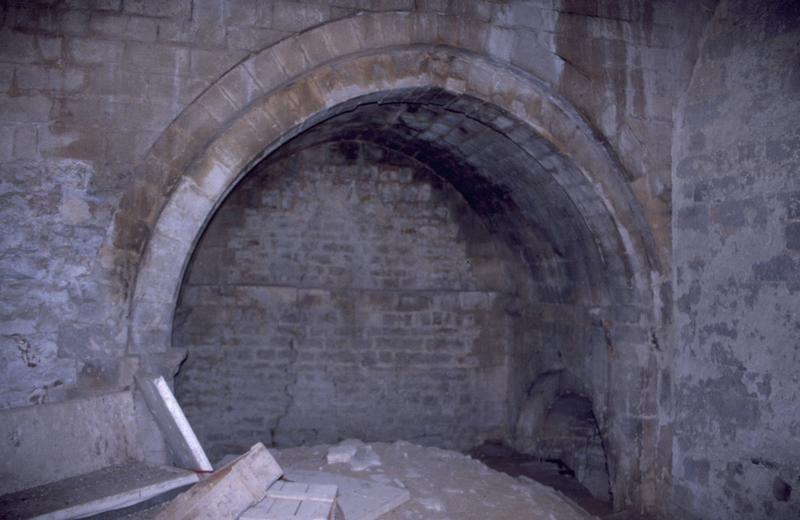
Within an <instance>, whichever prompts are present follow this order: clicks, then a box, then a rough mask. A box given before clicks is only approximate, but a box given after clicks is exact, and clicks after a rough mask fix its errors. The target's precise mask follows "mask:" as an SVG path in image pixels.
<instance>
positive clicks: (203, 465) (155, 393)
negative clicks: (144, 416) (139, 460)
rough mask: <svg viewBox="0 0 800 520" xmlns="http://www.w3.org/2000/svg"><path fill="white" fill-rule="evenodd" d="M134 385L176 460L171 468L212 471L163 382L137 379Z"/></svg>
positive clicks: (182, 414) (161, 378)
mask: <svg viewBox="0 0 800 520" xmlns="http://www.w3.org/2000/svg"><path fill="white" fill-rule="evenodd" d="M136 382H137V383H138V385H139V389H140V390H141V391H142V395H143V396H144V400H145V402H147V406H148V408H149V409H150V412H151V413H152V414H153V417H154V418H155V420H156V423H157V424H158V427H159V428H160V429H161V432H162V433H163V434H164V438H165V439H166V441H167V444H168V445H169V447H170V449H171V450H172V453H173V455H174V456H175V458H176V461H175V464H176V465H177V466H180V467H182V468H186V469H191V470H194V471H205V472H210V471H213V468H212V467H211V462H209V460H208V457H207V456H206V452H205V451H203V447H202V446H201V445H200V441H199V440H198V439H197V435H195V433H194V430H192V427H191V425H190V424H189V421H188V420H187V419H186V415H184V413H183V410H182V409H181V406H180V405H179V404H178V401H177V400H176V399H175V396H174V395H173V393H172V390H170V388H169V385H168V384H167V382H166V381H165V380H164V378H163V377H161V376H157V377H154V376H137V377H136Z"/></svg>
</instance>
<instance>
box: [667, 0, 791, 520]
mask: <svg viewBox="0 0 800 520" xmlns="http://www.w3.org/2000/svg"><path fill="white" fill-rule="evenodd" d="M798 41H800V6H798V5H797V3H795V2H772V3H769V5H767V4H764V5H754V4H752V3H749V2H727V3H725V4H722V5H720V7H719V8H718V9H717V12H716V13H715V16H714V19H713V22H712V23H711V24H710V26H709V27H708V29H707V34H706V38H705V41H704V43H703V45H702V48H701V52H700V59H699V61H698V63H697V66H696V69H695V72H694V76H693V78H692V82H691V84H690V86H689V88H688V91H687V93H686V98H685V100H684V103H685V104H684V106H683V109H682V114H681V120H680V123H679V124H678V126H677V127H676V129H675V144H674V145H675V150H676V154H675V159H676V161H675V170H674V173H675V177H674V183H675V184H674V186H675V204H674V206H675V207H674V210H675V212H674V221H673V228H674V229H673V236H674V241H675V242H674V246H673V253H674V265H675V280H674V283H675V302H676V323H675V326H676V338H675V340H676V345H675V354H674V355H675V367H674V374H673V377H674V383H675V392H676V396H675V397H676V402H675V412H676V417H675V437H674V441H673V479H674V483H675V484H674V486H675V487H674V489H675V492H674V496H673V506H674V508H675V510H676V511H677V512H678V513H676V514H680V515H682V516H685V517H688V518H714V519H723V518H786V519H790V518H797V516H798V515H799V514H800V497H799V496H798V495H800V493H798V486H800V472H799V471H798V468H800V457H799V456H800V443H799V442H800V436H799V434H800V415H798V388H799V387H798V382H800V380H798V374H800V372H799V371H798V366H800V365H799V363H800V343H798V338H800V336H799V335H798V331H800V321H798V316H799V315H800V299H798V295H797V289H798V281H799V279H798V257H797V252H798V241H797V236H798V235H797V230H798V229H800V227H798V226H799V225H798V224H796V220H797V218H798V216H800V215H799V214H798V204H800V202H798V201H800V195H798V193H800V192H798V189H800V176H798V170H799V169H800V127H799V126H798V120H800V47H799V46H798Z"/></svg>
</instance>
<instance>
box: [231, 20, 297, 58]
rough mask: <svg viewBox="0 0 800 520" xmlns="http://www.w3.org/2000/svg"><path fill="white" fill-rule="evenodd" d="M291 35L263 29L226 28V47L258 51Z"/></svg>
mask: <svg viewBox="0 0 800 520" xmlns="http://www.w3.org/2000/svg"><path fill="white" fill-rule="evenodd" d="M291 34H292V33H290V32H286V31H276V30H274V29H265V28H263V27H235V26H234V27H228V28H227V35H228V47H231V48H233V49H245V50H248V51H251V52H252V51H259V50H261V49H265V48H267V47H269V46H270V45H272V44H274V43H277V42H279V41H281V40H282V39H284V38H286V37H288V36H290V35H291Z"/></svg>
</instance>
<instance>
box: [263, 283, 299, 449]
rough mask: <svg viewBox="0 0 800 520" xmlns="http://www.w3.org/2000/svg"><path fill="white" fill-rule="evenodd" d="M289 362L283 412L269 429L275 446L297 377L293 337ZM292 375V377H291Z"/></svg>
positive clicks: (287, 411)
mask: <svg viewBox="0 0 800 520" xmlns="http://www.w3.org/2000/svg"><path fill="white" fill-rule="evenodd" d="M294 303H295V308H296V310H297V311H298V312H299V304H300V302H299V295H298V291H297V290H296V291H295V302H294ZM289 354H290V355H289V362H288V363H287V364H286V372H287V374H289V375H290V380H289V382H287V383H286V385H284V387H283V393H284V395H285V396H286V406H284V408H283V412H281V413H280V414H279V415H278V416H277V417H276V418H275V422H274V424H273V426H272V429H271V430H270V436H271V437H272V445H273V446H276V445H277V443H276V441H275V437H276V435H277V434H278V430H279V428H280V425H281V421H283V420H284V419H285V418H286V417H287V416H288V415H289V410H291V408H292V405H293V404H294V395H293V394H292V390H291V389H292V387H294V386H296V385H297V379H298V377H299V374H298V373H297V371H295V370H293V369H294V364H295V363H296V362H297V359H298V358H299V357H300V351H299V350H297V345H296V342H295V340H294V339H290V340H289ZM291 376H293V377H291Z"/></svg>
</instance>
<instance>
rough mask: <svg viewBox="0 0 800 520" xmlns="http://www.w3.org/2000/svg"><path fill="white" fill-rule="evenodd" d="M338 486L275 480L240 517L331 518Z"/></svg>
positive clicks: (243, 519) (264, 519) (250, 519)
mask: <svg viewBox="0 0 800 520" xmlns="http://www.w3.org/2000/svg"><path fill="white" fill-rule="evenodd" d="M337 493H338V489H337V487H336V486H335V485H331V484H304V483H301V482H287V481H284V480H279V481H278V482H276V483H275V484H273V485H272V487H270V488H269V490H267V497H266V498H265V499H264V500H262V501H261V502H259V503H258V504H256V505H255V506H253V507H251V508H250V509H248V510H247V511H245V512H244V513H243V514H242V516H241V517H240V519H241V520H290V519H294V520H331V519H332V518H333V512H334V507H335V505H336V495H337Z"/></svg>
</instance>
